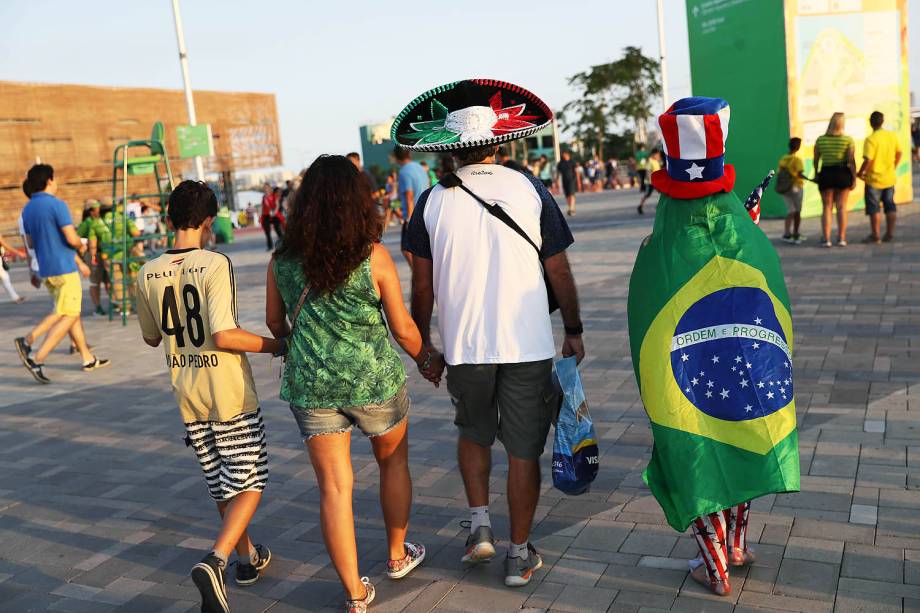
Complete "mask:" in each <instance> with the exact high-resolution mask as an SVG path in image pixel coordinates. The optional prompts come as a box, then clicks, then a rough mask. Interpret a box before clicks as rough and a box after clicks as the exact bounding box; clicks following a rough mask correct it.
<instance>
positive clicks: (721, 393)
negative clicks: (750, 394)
mask: <svg viewBox="0 0 920 613" xmlns="http://www.w3.org/2000/svg"><path fill="white" fill-rule="evenodd" d="M728 393H729V392H728V390H727V389H725V388H724V387H723V388H722V391H721V392H719V395H720V396H722V400H725V399H726V398H728Z"/></svg>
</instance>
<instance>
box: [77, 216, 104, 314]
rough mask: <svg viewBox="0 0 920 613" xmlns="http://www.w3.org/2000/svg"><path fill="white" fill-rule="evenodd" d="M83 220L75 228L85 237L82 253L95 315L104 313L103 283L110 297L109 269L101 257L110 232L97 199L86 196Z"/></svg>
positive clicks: (78, 233)
mask: <svg viewBox="0 0 920 613" xmlns="http://www.w3.org/2000/svg"><path fill="white" fill-rule="evenodd" d="M84 207H85V208H84V209H83V221H82V222H81V223H80V226H79V227H78V228H77V235H78V236H79V237H80V238H84V239H86V246H87V249H86V253H85V254H84V255H83V258H84V261H85V262H86V265H87V266H89V270H90V273H89V297H90V299H92V301H93V306H94V307H95V312H96V315H105V310H104V309H103V308H102V290H101V286H102V285H105V291H106V294H107V295H108V296H109V299H111V296H112V286H111V283H110V282H109V271H108V268H106V264H105V260H104V259H103V257H102V253H103V252H102V245H103V244H104V243H108V242H109V241H110V236H111V232H109V228H108V227H107V226H106V225H105V222H104V221H103V220H102V216H101V214H100V212H101V209H102V205H101V204H100V203H99V201H98V200H95V199H93V198H88V199H87V200H86V202H85V203H84Z"/></svg>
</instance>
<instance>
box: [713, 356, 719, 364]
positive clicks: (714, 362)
mask: <svg viewBox="0 0 920 613" xmlns="http://www.w3.org/2000/svg"><path fill="white" fill-rule="evenodd" d="M712 363H713V364H718V363H719V356H717V355H714V356H712Z"/></svg>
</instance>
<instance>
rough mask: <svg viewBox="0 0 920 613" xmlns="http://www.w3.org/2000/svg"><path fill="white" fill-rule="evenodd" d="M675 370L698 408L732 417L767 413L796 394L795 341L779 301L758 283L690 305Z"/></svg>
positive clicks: (680, 329) (674, 351) (675, 345)
mask: <svg viewBox="0 0 920 613" xmlns="http://www.w3.org/2000/svg"><path fill="white" fill-rule="evenodd" d="M671 369H672V372H673V374H674V379H675V380H676V381H677V384H678V386H679V387H680V389H681V391H682V392H683V394H684V396H686V398H687V399H688V400H689V401H690V402H691V403H692V404H693V406H694V407H696V408H697V409H698V410H700V411H702V412H703V413H705V414H707V415H709V416H711V417H715V418H718V419H723V420H726V421H744V420H749V419H757V418H760V417H765V416H767V415H770V414H772V413H775V412H776V411H778V410H780V409H782V408H783V407H785V406H787V405H788V404H789V403H790V402H791V401H792V398H793V377H792V359H791V354H790V351H789V345H788V344H787V341H786V337H785V335H784V334H783V329H782V326H780V323H779V320H778V319H777V317H776V313H775V311H774V308H773V302H772V301H771V300H770V297H769V296H768V295H767V293H766V292H764V291H763V290H762V289H760V288H756V287H731V288H727V289H722V290H719V291H715V292H712V293H711V294H708V295H707V296H705V297H703V298H701V299H700V300H698V301H697V302H696V303H695V304H693V305H692V306H691V307H690V308H689V309H687V310H686V311H685V312H684V314H683V316H682V317H681V318H680V320H679V321H678V324H677V328H676V329H675V331H674V337H673V339H672V342H671Z"/></svg>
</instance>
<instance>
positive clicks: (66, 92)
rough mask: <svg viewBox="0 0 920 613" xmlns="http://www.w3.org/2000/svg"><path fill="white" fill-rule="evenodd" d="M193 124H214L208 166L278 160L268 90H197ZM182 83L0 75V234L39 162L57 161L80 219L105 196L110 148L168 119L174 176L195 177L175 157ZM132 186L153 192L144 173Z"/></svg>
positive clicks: (9, 226)
mask: <svg viewBox="0 0 920 613" xmlns="http://www.w3.org/2000/svg"><path fill="white" fill-rule="evenodd" d="M194 96H195V110H196V113H197V115H198V122H199V123H209V124H211V131H212V133H213V137H214V153H215V155H214V156H213V157H210V158H207V159H205V160H204V162H205V170H206V171H211V172H233V171H235V170H241V169H246V168H264V167H270V166H278V165H280V164H281V141H280V138H279V134H278V113H277V109H276V106H275V96H274V94H259V93H235V92H211V91H196V92H195V93H194ZM187 119H188V116H187V114H186V110H185V98H184V95H183V92H182V91H181V90H167V89H142V88H126V87H93V86H85V85H50V84H38V83H13V82H9V81H0V233H2V234H5V235H6V234H11V233H15V228H16V219H17V218H18V216H19V213H20V211H21V209H22V206H23V205H24V203H25V195H24V194H23V193H22V181H23V179H24V178H25V173H26V171H27V170H28V169H29V167H30V166H31V165H32V164H34V163H35V162H36V161H38V160H41V161H42V162H43V163H46V164H51V165H52V166H54V173H55V179H57V181H58V183H59V192H58V196H59V197H60V198H62V199H63V200H64V201H66V202H67V203H68V204H69V205H70V207H71V210H72V211H73V214H74V219H75V221H78V220H79V217H80V211H81V210H82V205H83V201H84V200H85V199H86V198H90V197H92V198H103V197H105V196H111V193H112V153H113V151H114V149H115V147H116V146H117V145H119V144H121V143H124V142H126V141H129V140H136V139H146V138H150V132H151V129H152V127H153V124H154V123H155V122H157V121H162V122H163V123H164V124H165V126H166V149H167V151H168V152H169V157H170V164H171V165H172V170H173V174H174V175H175V177H176V179H179V178H180V176H181V175H183V174H184V175H186V176H190V175H193V174H194V166H193V164H192V160H180V159H179V158H178V153H179V146H178V142H177V140H176V138H177V137H176V127H177V126H180V125H183V124H186V123H188V120H187ZM128 189H129V192H136V193H143V192H147V191H154V187H153V178H152V175H151V176H135V177H130V178H129V184H128Z"/></svg>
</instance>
